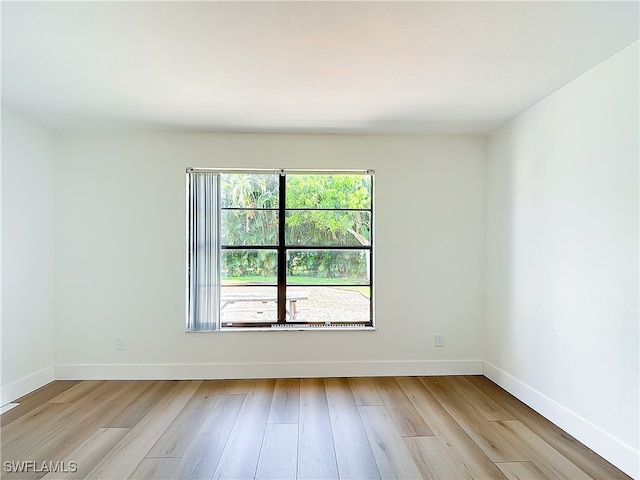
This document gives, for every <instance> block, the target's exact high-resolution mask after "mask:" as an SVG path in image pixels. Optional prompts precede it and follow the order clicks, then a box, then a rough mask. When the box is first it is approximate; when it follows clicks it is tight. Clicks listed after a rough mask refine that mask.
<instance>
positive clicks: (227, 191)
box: [220, 173, 279, 208]
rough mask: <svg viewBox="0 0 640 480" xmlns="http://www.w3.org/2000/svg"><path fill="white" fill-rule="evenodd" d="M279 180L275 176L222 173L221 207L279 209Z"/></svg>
mask: <svg viewBox="0 0 640 480" xmlns="http://www.w3.org/2000/svg"><path fill="white" fill-rule="evenodd" d="M278 178H279V177H278V175H275V174H260V173H221V174H220V203H221V206H222V207H223V208H224V207H241V208H278Z"/></svg>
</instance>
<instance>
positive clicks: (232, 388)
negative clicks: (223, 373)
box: [222, 379, 251, 395]
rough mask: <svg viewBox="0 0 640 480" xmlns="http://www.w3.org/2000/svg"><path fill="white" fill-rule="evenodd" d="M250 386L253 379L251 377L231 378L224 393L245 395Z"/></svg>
mask: <svg viewBox="0 0 640 480" xmlns="http://www.w3.org/2000/svg"><path fill="white" fill-rule="evenodd" d="M250 386H251V380H249V379H241V380H229V381H228V383H227V387H226V388H225V390H224V392H222V393H224V394H225V395H236V394H242V395H245V394H246V393H247V392H248V391H249V387H250Z"/></svg>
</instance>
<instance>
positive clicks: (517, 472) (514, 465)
mask: <svg viewBox="0 0 640 480" xmlns="http://www.w3.org/2000/svg"><path fill="white" fill-rule="evenodd" d="M496 465H497V466H498V468H499V469H500V470H501V471H502V472H503V473H504V474H505V475H506V476H507V478H508V479H509V480H545V479H548V478H549V477H547V476H546V475H545V474H544V472H543V471H542V470H540V469H539V468H538V467H537V466H536V464H535V463H533V462H502V463H496Z"/></svg>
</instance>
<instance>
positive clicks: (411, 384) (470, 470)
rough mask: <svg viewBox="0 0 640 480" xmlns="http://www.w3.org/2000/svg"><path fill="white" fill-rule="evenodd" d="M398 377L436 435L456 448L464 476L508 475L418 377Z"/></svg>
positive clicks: (489, 477)
mask: <svg viewBox="0 0 640 480" xmlns="http://www.w3.org/2000/svg"><path fill="white" fill-rule="evenodd" d="M397 381H398V384H399V385H400V386H401V387H402V389H403V391H404V392H405V394H406V395H407V397H408V398H409V399H410V400H411V402H412V403H413V405H414V406H415V407H416V409H417V410H418V412H419V413H420V415H421V416H422V417H423V418H424V419H425V420H426V421H427V424H428V425H429V426H430V427H431V429H432V430H433V432H434V433H435V435H436V436H437V437H438V438H439V439H441V440H442V441H443V443H444V445H447V446H449V448H451V449H452V450H453V451H454V452H455V457H456V459H457V461H458V469H459V470H460V471H461V472H463V478H475V479H485V480H497V479H501V480H504V479H505V476H504V474H503V473H502V472H501V471H500V469H498V468H497V467H496V466H495V464H494V463H493V462H492V461H491V459H489V457H487V456H486V455H485V453H484V452H483V451H482V449H481V448H480V447H479V446H478V444H477V443H475V442H474V441H473V439H472V438H471V437H470V436H469V435H468V434H467V433H466V432H465V431H464V429H463V428H462V427H461V426H460V425H459V424H458V423H457V422H456V421H455V420H454V418H453V417H452V416H451V415H450V414H449V412H447V410H446V409H445V408H444V406H443V405H442V404H441V403H440V402H439V401H438V400H437V399H436V398H435V397H434V396H433V395H432V394H431V393H430V392H429V391H428V390H427V389H426V387H425V386H424V385H423V383H422V382H421V381H420V380H419V379H418V378H415V377H402V378H398V379H397Z"/></svg>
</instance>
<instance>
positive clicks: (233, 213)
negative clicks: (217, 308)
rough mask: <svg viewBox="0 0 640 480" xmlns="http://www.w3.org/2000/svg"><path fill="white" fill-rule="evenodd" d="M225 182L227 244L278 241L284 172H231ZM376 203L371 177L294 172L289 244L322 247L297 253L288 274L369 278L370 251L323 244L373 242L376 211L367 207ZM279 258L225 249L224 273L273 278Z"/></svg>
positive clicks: (289, 196) (289, 180)
mask: <svg viewBox="0 0 640 480" xmlns="http://www.w3.org/2000/svg"><path fill="white" fill-rule="evenodd" d="M220 183H221V193H222V194H221V203H222V207H223V210H222V215H221V222H222V225H221V227H222V228H221V231H222V243H223V245H235V246H260V245H277V243H278V217H277V215H278V213H277V209H278V201H279V199H278V175H262V174H225V175H221V176H220ZM370 207H371V177H370V176H366V175H295V174H293V175H288V176H287V178H286V208H287V217H286V220H285V228H286V232H285V236H286V242H287V245H290V246H295V245H305V246H317V247H319V249H318V250H311V251H295V252H291V253H290V255H289V259H288V260H289V261H288V271H287V274H288V275H296V276H298V275H303V276H307V277H326V278H347V277H348V278H364V279H366V278H367V271H368V267H367V265H368V261H367V259H366V258H365V253H364V252H361V251H351V252H340V251H327V250H322V249H321V248H322V247H323V246H360V245H369V244H370V241H371V213H370V212H369V211H366V210H368V209H370ZM259 209H267V210H259ZM290 209H299V210H290ZM335 209H339V210H337V211H336V210H335ZM344 209H347V211H344ZM274 257H275V255H274V254H273V252H267V251H261V250H239V251H233V252H231V251H225V253H224V255H223V274H224V275H225V276H233V277H237V276H242V275H245V276H247V275H257V276H268V277H271V276H273V275H274V272H275V268H276V266H275V265H274V262H275V260H274Z"/></svg>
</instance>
